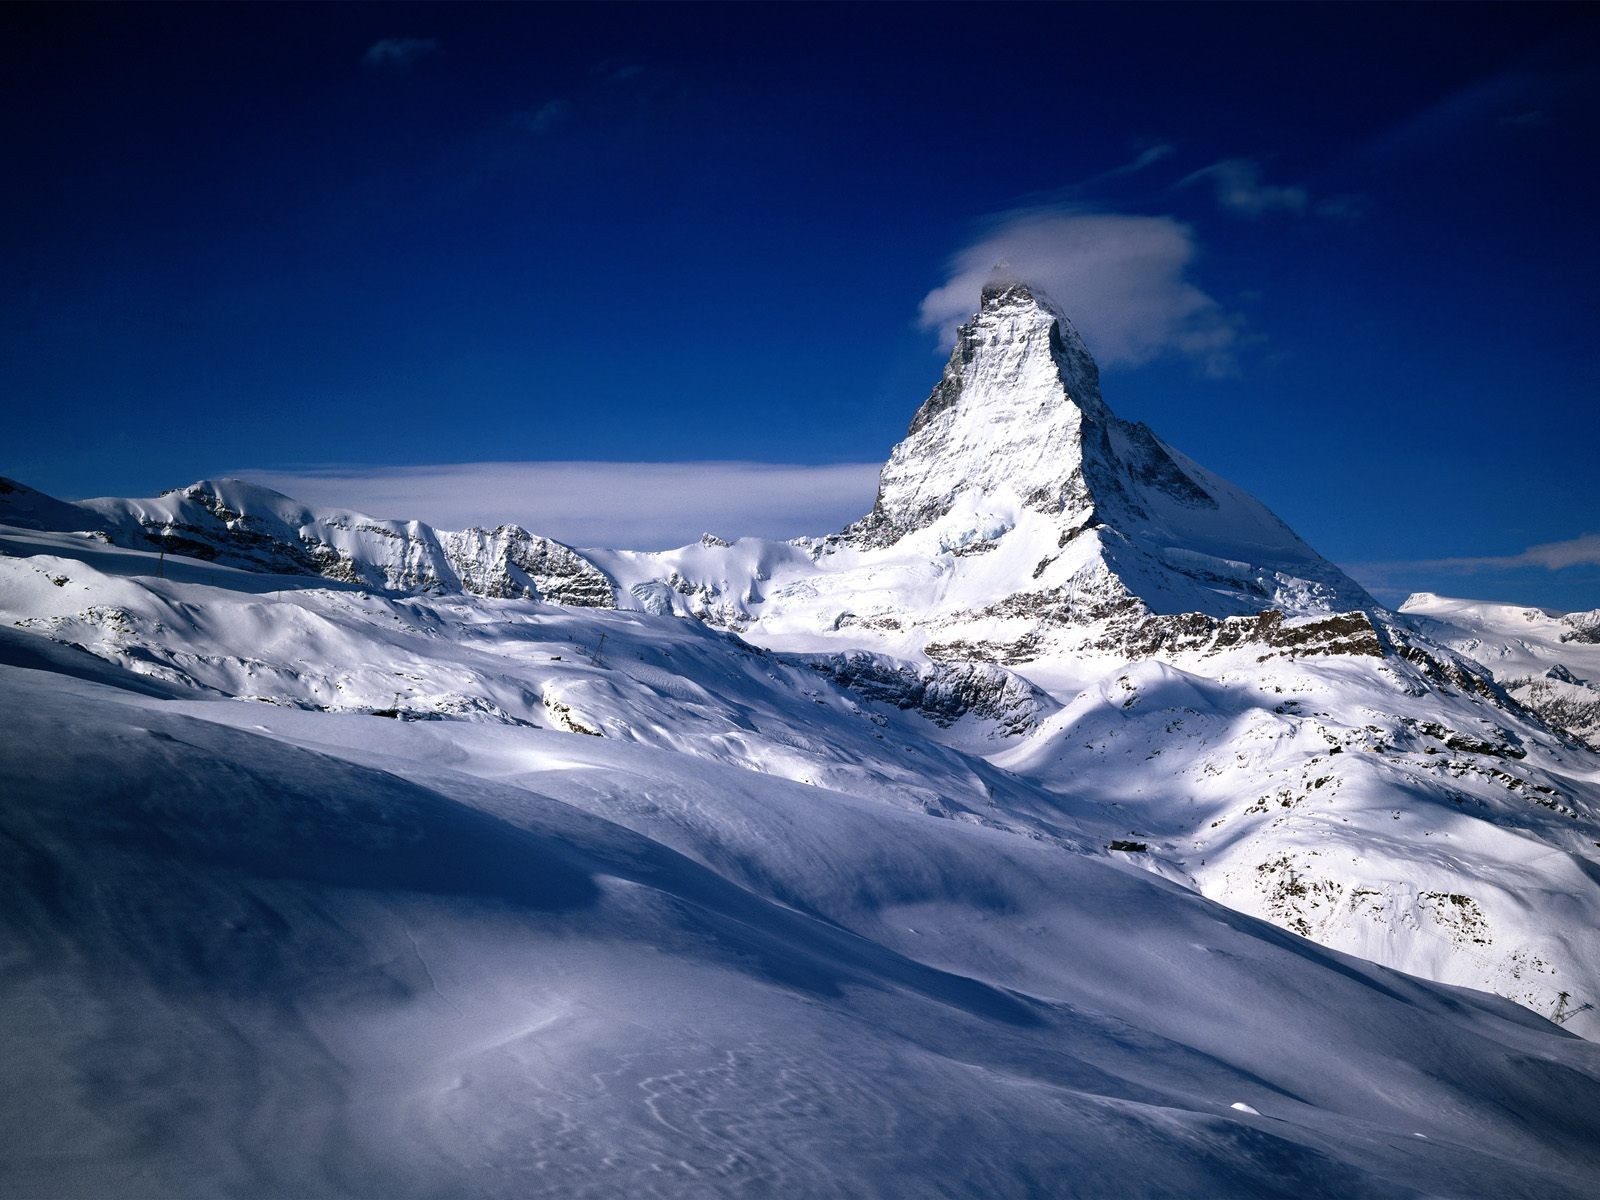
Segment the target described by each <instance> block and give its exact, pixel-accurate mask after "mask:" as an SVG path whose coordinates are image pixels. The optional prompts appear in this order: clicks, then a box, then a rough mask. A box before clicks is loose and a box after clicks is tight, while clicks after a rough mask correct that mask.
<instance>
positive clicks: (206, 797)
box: [0, 581, 1600, 1197]
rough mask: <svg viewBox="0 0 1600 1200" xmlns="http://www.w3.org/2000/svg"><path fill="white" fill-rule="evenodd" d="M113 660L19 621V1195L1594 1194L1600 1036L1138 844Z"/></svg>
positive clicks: (10, 878) (651, 625) (12, 806)
mask: <svg viewBox="0 0 1600 1200" xmlns="http://www.w3.org/2000/svg"><path fill="white" fill-rule="evenodd" d="M156 582H157V583H158V586H157V587H156V589H155V590H156V591H157V592H162V591H164V590H165V589H164V588H162V587H160V586H159V581H156ZM46 586H53V585H50V584H46ZM69 586H70V585H69ZM193 599H194V597H193V595H192V594H191V595H190V597H189V602H191V603H192V602H193ZM291 602H292V601H290V600H284V601H280V603H285V604H287V603H291ZM468 603H469V604H470V605H471V606H473V607H479V606H481V607H482V608H483V609H484V610H485V611H486V612H487V611H493V612H496V613H498V614H499V615H501V616H502V617H504V616H506V615H509V613H508V610H510V612H514V611H515V610H518V609H520V610H522V614H526V615H529V616H533V617H540V616H542V615H544V610H545V606H543V605H539V604H537V603H536V602H529V601H503V602H495V601H486V600H472V601H468ZM522 614H518V615H522ZM577 617H578V619H580V620H587V621H593V620H597V619H598V620H599V621H601V622H604V623H605V624H606V625H607V627H608V628H609V627H611V625H612V624H613V623H614V622H616V621H617V620H618V618H616V617H609V618H608V617H607V616H606V615H605V614H582V613H580V614H577ZM623 620H632V619H628V618H623ZM637 621H638V624H637V626H635V627H636V628H639V629H641V630H647V631H653V632H654V633H655V634H656V635H657V636H659V637H661V638H663V639H664V640H668V641H672V642H674V643H676V642H677V639H678V638H680V637H681V636H682V628H681V627H675V628H668V626H669V622H668V621H667V620H666V619H662V618H640V619H637ZM618 627H626V626H618ZM730 653H732V654H735V655H737V654H739V653H741V652H739V651H737V650H736V649H733V650H730ZM77 655H81V652H73V651H69V650H68V649H67V648H66V647H64V646H61V645H59V644H57V643H53V642H49V641H46V640H45V639H42V638H39V637H38V636H37V635H36V634H33V633H29V632H26V631H16V630H12V631H10V632H7V633H5V634H4V636H3V637H0V659H4V660H15V659H22V660H25V661H26V662H27V663H28V665H27V666H9V665H7V666H0V696H3V697H4V704H5V712H6V722H7V729H8V737H7V738H6V739H5V741H4V744H3V746H0V781H3V782H0V788H3V790H4V794H5V795H6V796H7V797H8V803H7V804H6V805H5V806H4V807H3V809H0V823H3V828H4V834H5V836H4V838H3V839H0V847H3V850H0V853H4V855H5V856H6V858H7V860H8V861H7V863H6V869H5V870H4V871H3V872H0V887H4V889H5V891H6V896H5V902H4V904H0V922H3V923H4V926H5V929H6V939H5V942H6V945H7V946H8V951H7V958H6V963H7V970H6V973H5V976H4V986H3V988H0V1004H3V1006H4V1011H5V1028H6V1030H7V1038H6V1048H7V1058H6V1068H5V1072H6V1079H7V1086H6V1088H4V1089H3V1090H0V1097H3V1098H0V1105H3V1107H4V1115H5V1121H6V1127H7V1129H8V1137H7V1146H8V1149H7V1150H6V1151H5V1152H4V1153H3V1155H0V1172H3V1174H0V1180H3V1183H0V1187H3V1188H4V1189H5V1190H6V1191H7V1192H8V1193H9V1194H14V1195H27V1196H47V1195H62V1196H65V1195H103V1194H108V1193H112V1192H114V1193H115V1194H117V1195H124V1196H163V1197H176V1196H206V1197H209V1196H216V1195H222V1194H229V1195H296V1196H387V1197H409V1196H437V1195H441V1194H450V1195H472V1196H502V1195H503V1196H518V1197H525V1196H535V1195H550V1196H562V1197H568V1196H585V1195H593V1196H613V1195H662V1196H703V1195H708V1194H729V1195H731V1194H753V1195H796V1194H803V1195H811V1196H856V1195H863V1194H869V1195H877V1196H907V1197H910V1196H925V1195H984V1196H997V1197H1004V1196H1035V1195H1041V1194H1045V1195H1088V1196H1092V1195H1106V1194H1128V1193H1130V1192H1131V1193H1137V1194H1172V1195H1246V1194H1248V1195H1261V1196H1297V1197H1304V1196H1328V1197H1335V1196H1337V1197H1349V1196H1411V1195H1445V1194H1447V1195H1455V1196H1479V1195H1481V1196H1496V1197H1502V1196H1527V1197H1561V1196H1569V1197H1578V1196H1583V1195H1587V1194H1589V1190H1590V1185H1591V1184H1592V1181H1593V1179H1594V1177H1595V1173H1596V1172H1597V1171H1600V1155H1597V1154H1596V1150H1595V1147H1596V1146H1600V1125H1597V1124H1596V1123H1595V1117H1594V1114H1595V1113H1596V1112H1600V1103H1597V1102H1600V1055H1597V1050H1596V1047H1595V1046H1594V1045H1592V1044H1590V1043H1587V1042H1583V1041H1580V1040H1578V1039H1575V1038H1572V1037H1570V1036H1569V1035H1566V1034H1564V1033H1563V1032H1561V1031H1560V1030H1559V1029H1557V1028H1556V1027H1555V1026H1552V1025H1549V1024H1548V1023H1545V1022H1543V1021H1541V1020H1539V1019H1538V1018H1536V1017H1534V1016H1532V1015H1531V1014H1528V1013H1526V1012H1525V1011H1524V1010H1522V1009H1519V1008H1517V1007H1515V1006H1513V1005H1511V1004H1509V1003H1508V1002H1506V1001H1503V1000H1499V999H1496V998H1494V997H1491V996H1487V995H1484V994H1481V993H1472V992H1464V991H1456V990H1452V989H1447V988H1442V987H1440V986H1438V985H1434V984H1427V983H1423V982H1421V981H1417V980H1412V979H1409V978H1406V977H1404V976H1401V975H1397V974H1394V973H1392V972H1389V971H1386V970H1383V969H1381V968H1378V967H1374V966H1370V965H1366V964H1362V963H1360V962H1357V961H1355V960H1352V959H1348V958H1345V957H1342V956H1340V955H1337V954H1334V953H1332V952H1329V951H1326V950H1323V949H1321V948H1319V947H1317V946H1315V945H1313V944H1312V943H1310V942H1307V941H1304V940H1302V939H1299V938H1295V937H1292V936H1290V935H1287V934H1283V933H1280V932H1279V931H1277V930H1275V929H1273V928H1272V927H1270V926H1268V925H1265V924H1262V923H1260V922H1257V921H1254V920H1252V919H1250V918H1249V917H1246V916H1243V915H1240V914H1237V913H1233V912H1230V911H1229V910H1227V909H1225V908H1222V907H1220V906H1218V905H1215V904H1212V903H1209V902H1207V901H1204V900H1202V899H1200V898H1198V897H1197V896H1195V895H1194V894H1193V893H1191V892H1188V891H1186V890H1184V889H1182V888H1180V887H1178V886H1176V885H1174V884H1171V883H1168V882H1166V881H1164V880H1161V879H1159V878H1157V877H1156V876H1154V875H1152V874H1149V873H1147V872H1143V871H1139V870H1136V869H1132V868H1130V867H1128V866H1126V865H1123V864H1120V863H1118V862H1115V861H1113V860H1112V859H1111V858H1109V857H1107V856H1105V855H1101V854H1084V853H1081V852H1078V851H1074V850H1072V849H1070V848H1069V847H1068V846H1066V845H1065V844H1063V843H1062V842H1060V841H1057V840H1050V839H1045V838H1034V837H1025V836H1018V835H1017V834H1016V833H1013V832H1008V831H1005V830H1001V829H996V828H992V827H989V826H987V825H985V824H983V823H979V822H973V821H961V820H930V819H929V818H928V817H927V816H926V815H924V814H921V813H917V812H911V811H907V810H906V809H905V808H903V807H901V806H899V805H897V804H894V803H885V802H884V799H883V798H882V797H881V796H879V795H877V794H874V793H871V792H868V791H867V790H866V789H865V788H862V789H860V790H845V789H836V788H830V787H818V786H808V785H806V784H802V783H798V782H794V781H790V780H785V779H782V778H778V777H775V776H773V775H771V774H764V773H760V772H756V771H752V770H749V769H747V768H744V767H740V766H736V765H732V764H724V763H718V762H711V761H707V760H704V759H697V758H694V757H690V756H686V755H684V754H682V753H679V752H676V751H674V750H670V749H664V748H661V747H659V746H656V745H651V744H647V743H646V742H645V741H642V740H633V739H626V738H618V737H610V736H607V737H589V736H583V735H581V734H576V733H573V732H569V731H564V730H562V729H560V728H559V727H558V725H557V724H555V723H553V725H552V727H551V728H543V729H540V728H531V727H527V726H519V725H511V724H505V723H493V722H481V721H480V722H472V721H460V720H455V721H396V720H392V719H385V718H382V717H376V716H371V715H366V714H359V713H342V714H341V713H328V712H318V711H312V710H308V709H299V708H289V707H283V706H278V705H268V704H259V703H257V704H248V703H240V702H238V701H234V700H228V699H189V700H184V699H175V698H166V697H164V696H158V695H152V694H150V693H151V691H152V690H156V691H160V690H161V687H162V685H159V684H158V685H155V687H154V688H152V685H151V683H150V681H149V679H148V678H147V677H145V676H141V675H138V674H134V673H131V672H129V671H127V670H125V669H123V668H120V667H115V666H112V665H110V664H107V663H104V662H100V665H99V666H98V667H96V668H95V669H94V670H93V671H85V670H84V669H83V662H82V661H81V659H80V658H78V657H77ZM82 658H85V659H86V658H88V656H82ZM89 661H91V662H99V661H100V660H93V659H91V660H89ZM563 661H565V658H563ZM635 661H638V660H635ZM86 674H87V675H93V676H94V677H93V678H85V677H84V676H85V675H86ZM689 674H691V675H692V674H693V673H692V672H690V673H689ZM167 686H168V687H170V686H172V685H167ZM828 699H829V700H830V701H834V702H837V701H839V699H840V698H839V697H836V696H833V697H828ZM688 703H691V704H692V700H691V701H688ZM816 707H817V708H818V712H819V713H822V712H824V711H836V710H835V708H833V707H831V706H830V705H827V704H825V705H823V706H816ZM589 715H591V716H594V715H595V714H594V713H591V714H589ZM606 715H607V716H608V715H609V714H606ZM600 719H601V722H602V723H606V717H605V716H602V717H601V718H600ZM613 719H614V718H613ZM829 724H830V725H831V724H832V722H830V723H829ZM831 732H832V731H831V729H830V734H831ZM914 746H915V743H914V742H913V743H909V744H908V747H907V751H908V752H911V749H912V747H914Z"/></svg>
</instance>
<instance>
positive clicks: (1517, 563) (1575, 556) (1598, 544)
mask: <svg viewBox="0 0 1600 1200" xmlns="http://www.w3.org/2000/svg"><path fill="white" fill-rule="evenodd" d="M1418 565H1419V566H1425V567H1433V568H1436V569H1442V570H1447V571H1500V570H1514V569H1515V568H1517V567H1543V568H1544V569H1545V570H1547V571H1561V570H1565V569H1566V568H1567V567H1586V566H1587V567H1595V566H1600V533H1585V534H1582V535H1581V536H1579V537H1575V538H1568V539H1567V540H1566V541H1563V542H1541V543H1540V544H1539V545H1537V546H1529V547H1528V548H1527V549H1526V550H1524V551H1522V552H1521V553H1520V554H1505V555H1483V556H1479V557H1475V558H1435V559H1430V560H1428V561H1426V562H1423V563H1419V564H1418Z"/></svg>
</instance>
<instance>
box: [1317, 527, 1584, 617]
mask: <svg viewBox="0 0 1600 1200" xmlns="http://www.w3.org/2000/svg"><path fill="white" fill-rule="evenodd" d="M1342 565H1343V566H1344V567H1345V569H1346V570H1347V571H1349V572H1350V574H1351V575H1352V576H1353V577H1354V578H1355V579H1357V580H1359V581H1360V583H1361V584H1362V585H1363V586H1364V587H1366V588H1367V589H1368V590H1369V591H1371V592H1372V594H1373V595H1375V596H1377V597H1378V598H1379V599H1381V600H1383V601H1385V602H1386V603H1398V602H1399V601H1400V600H1402V599H1404V598H1405V597H1406V596H1408V595H1410V594H1411V593H1412V592H1414V591H1419V590H1422V591H1444V590H1447V589H1450V588H1453V587H1456V586H1465V585H1457V584H1452V583H1451V582H1450V580H1451V579H1458V580H1459V579H1464V578H1466V577H1469V576H1492V577H1494V579H1495V580H1496V584H1495V586H1496V587H1501V586H1506V581H1508V580H1509V581H1511V582H1512V584H1517V581H1518V580H1520V581H1521V583H1520V585H1517V586H1514V587H1513V588H1512V590H1514V591H1519V592H1522V593H1524V594H1526V593H1527V592H1529V591H1530V588H1529V586H1528V584H1529V582H1530V581H1531V580H1532V578H1533V577H1534V575H1535V574H1538V573H1541V572H1556V571H1570V570H1574V569H1575V568H1576V569H1579V570H1578V571H1577V573H1576V575H1575V578H1577V579H1580V580H1581V579H1582V578H1583V572H1582V570H1581V569H1582V568H1594V567H1600V533H1585V534H1582V535H1580V536H1578V537H1575V538H1567V539H1566V540H1564V541H1559V542H1541V543H1539V544H1538V545H1536V546H1529V547H1528V548H1527V549H1526V550H1522V551H1519V552H1518V553H1516V554H1479V555H1465V556H1458V557H1454V558H1416V559H1398V560H1385V561H1380V562H1350V563H1344V564H1342ZM1531 590H1534V591H1537V590H1538V589H1537V588H1533V589H1531Z"/></svg>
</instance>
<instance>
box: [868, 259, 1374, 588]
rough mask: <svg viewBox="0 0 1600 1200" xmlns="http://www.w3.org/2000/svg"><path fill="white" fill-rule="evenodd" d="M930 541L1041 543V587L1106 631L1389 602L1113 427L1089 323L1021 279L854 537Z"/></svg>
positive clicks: (1229, 494)
mask: <svg viewBox="0 0 1600 1200" xmlns="http://www.w3.org/2000/svg"><path fill="white" fill-rule="evenodd" d="M930 533H931V535H932V537H933V538H934V539H935V540H936V541H937V542H938V543H939V545H940V546H941V547H942V548H944V549H949V550H955V551H959V552H961V553H964V554H968V555H971V554H979V553H985V554H986V553H988V552H989V551H990V550H991V549H999V548H1001V547H1003V546H1006V545H1007V544H1008V543H1009V542H1012V541H1019V542H1022V543H1025V544H1026V546H1027V548H1028V554H1029V555H1030V557H1031V556H1034V555H1035V554H1036V555H1037V557H1033V561H1031V562H1030V563H1029V564H1028V567H1029V571H1028V576H1027V578H1028V580H1029V581H1030V582H1031V586H1030V587H1029V588H1027V589H1026V590H1029V591H1036V592H1038V593H1040V594H1041V595H1045V594H1050V593H1054V592H1061V591H1065V592H1066V593H1067V595H1064V596H1063V597H1062V601H1063V602H1067V601H1068V600H1069V599H1070V594H1071V593H1073V592H1080V593H1083V599H1081V600H1079V601H1078V602H1077V604H1078V606H1079V607H1080V608H1081V607H1082V606H1083V605H1084V604H1088V605H1089V607H1088V608H1087V609H1086V610H1085V611H1083V612H1080V613H1078V614H1077V615H1079V616H1082V617H1088V618H1090V619H1092V618H1093V617H1094V616H1095V615H1096V614H1097V613H1100V612H1103V611H1105V606H1106V605H1108V604H1109V605H1112V606H1115V607H1118V608H1122V609H1128V608H1131V607H1134V606H1138V607H1142V608H1144V609H1145V610H1147V611H1149V612H1152V613H1186V612H1198V613H1204V614H1207V615H1210V616H1216V617H1224V616H1233V615H1241V614H1248V613H1257V612H1260V611H1262V610H1263V609H1269V608H1270V609H1277V610H1280V611H1284V612H1289V613H1295V614H1299V613H1312V612H1329V611H1342V610H1347V609H1359V608H1369V607H1371V606H1372V605H1373V601H1372V599H1371V598H1370V597H1369V596H1368V595H1367V594H1366V593H1365V592H1364V591H1363V590H1362V589H1361V588H1360V587H1359V586H1358V585H1357V584H1356V583H1354V582H1353V581H1352V580H1351V579H1349V578H1348V577H1347V576H1346V575H1345V574H1344V573H1343V572H1342V571H1340V570H1339V569H1338V568H1337V567H1335V566H1334V565H1333V564H1331V563H1329V562H1328V561H1327V560H1326V559H1324V558H1322V557H1321V556H1320V555H1318V554H1317V553H1316V552H1315V551H1314V550H1312V549H1311V547H1310V546H1308V545H1306V543H1305V542H1303V541H1301V540H1300V538H1298V537H1297V536H1296V535H1295V534H1294V532H1293V531H1292V530H1291V529H1289V527H1288V526H1287V525H1285V524H1284V523H1283V522H1282V521H1281V520H1279V519H1278V518H1277V517H1276V516H1274V515H1273V514H1272V513H1271V512H1270V511H1268V509H1267V508H1266V507H1265V506H1264V505H1262V504H1261V503H1260V502H1258V501H1257V500H1255V499H1254V498H1253V497H1251V496H1249V495H1247V494H1246V493H1244V492H1242V491H1240V490H1239V489H1238V488H1236V487H1234V486H1233V485H1232V484H1229V483H1227V482H1226V481H1225V480H1222V479H1220V478H1218V477H1217V476H1216V475H1213V474H1212V473H1211V472H1209V471H1206V470H1205V469H1204V468H1202V467H1200V466H1198V465H1197V464H1195V463H1194V462H1192V461H1190V460H1189V459H1187V458H1185V457H1184V456H1183V455H1182V454H1180V453H1178V452H1177V451H1176V450H1173V449H1172V448H1171V447H1170V446H1168V445H1166V444H1165V443H1164V442H1162V441H1161V440H1160V439H1159V438H1158V437H1156V436H1155V434H1153V433H1152V432H1151V431H1150V429H1149V428H1148V427H1147V426H1145V425H1143V424H1141V423H1132V422H1128V421H1124V420H1122V419H1121V418H1119V417H1118V416H1117V415H1116V414H1115V413H1113V412H1112V411H1111V409H1110V408H1109V407H1107V405H1106V402H1105V400H1104V399H1103V398H1102V397H1101V394H1100V372H1099V369H1098V368H1097V367H1096V365H1095V362H1094V359H1093V357H1092V356H1091V355H1090V353H1089V351H1088V349H1087V348H1086V347H1085V346H1084V343H1083V340H1082V338H1080V337H1079V336H1078V332H1077V330H1076V329H1074V328H1073V325H1072V322H1071V321H1070V320H1068V319H1067V317H1066V315H1065V314H1064V313H1062V312H1061V310H1060V309H1059V308H1057V307H1056V306H1055V304H1053V303H1052V302H1051V301H1050V300H1049V299H1048V298H1047V297H1045V296H1044V295H1043V294H1042V293H1041V292H1039V291H1038V290H1036V289H1034V288H1031V287H1029V286H1028V285H1027V284H1025V283H1021V282H1018V281H1015V280H1005V281H999V282H994V283H991V284H990V285H989V286H988V287H986V288H985V289H984V290H983V296H982V306H981V308H980V309H979V311H978V313H977V314H976V315H975V316H974V317H973V318H972V319H971V320H970V321H968V322H967V323H966V324H965V325H963V326H962V327H961V330H960V332H959V334H958V336H957V338H956V344H955V347H954V349H953V350H952V351H951V354H950V360H949V362H948V364H947V365H946V366H945V370H944V377H943V378H942V379H941V380H940V381H939V383H938V385H937V386H936V387H935V388H934V389H933V392H932V394H931V395H930V396H929V397H928V399H927V401H926V402H925V403H924V404H923V405H922V407H921V408H920V409H919V410H918V411H917V414H916V416H915V418H914V419H913V420H912V422H911V428H910V430H909V432H908V433H907V435H906V438H905V440H904V441H902V442H901V443H900V444H899V445H898V446H896V447H895V448H894V451H893V453H892V454H890V456H889V461H888V462H887V463H886V464H885V465H884V468H883V473H882V476H881V479H880V485H879V490H878V497H877V501H876V503H875V504H874V505H873V508H872V511H871V512H870V513H869V514H867V516H866V517H864V518H863V519H862V520H860V521H858V522H856V523H855V524H854V525H852V526H850V527H849V528H848V529H847V530H846V531H845V532H844V534H843V538H842V540H843V541H844V542H845V543H847V544H849V545H852V546H857V547H862V548H867V547H886V546H892V545H895V544H899V543H902V542H904V541H905V540H907V539H908V538H917V539H918V541H919V542H925V541H927V540H928V536H929V534H930ZM918 535H922V536H921V537H918ZM997 582H998V581H997ZM1074 585H1077V586H1076V587H1074ZM1091 597H1092V599H1091ZM997 598H998V597H997Z"/></svg>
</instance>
